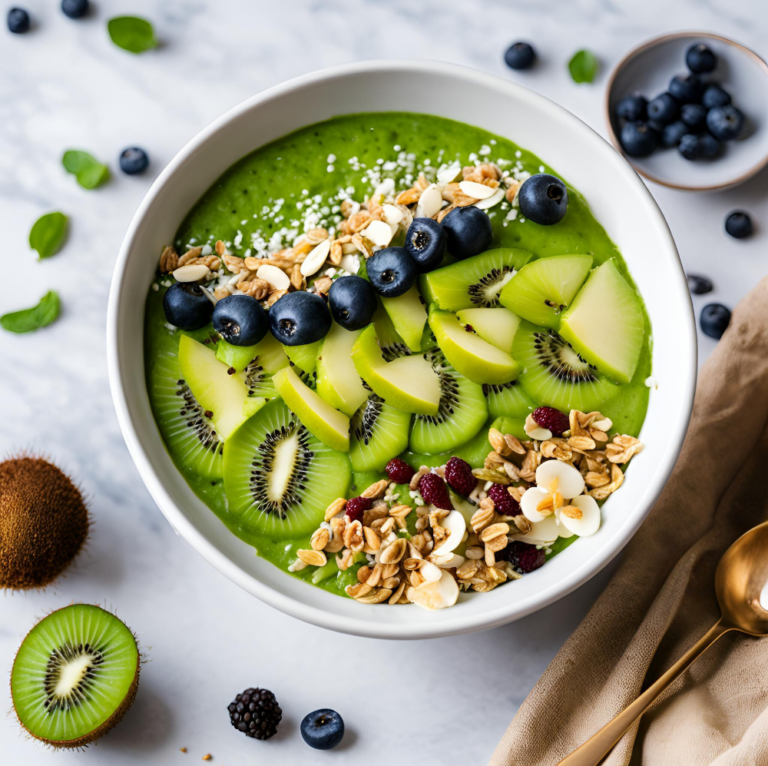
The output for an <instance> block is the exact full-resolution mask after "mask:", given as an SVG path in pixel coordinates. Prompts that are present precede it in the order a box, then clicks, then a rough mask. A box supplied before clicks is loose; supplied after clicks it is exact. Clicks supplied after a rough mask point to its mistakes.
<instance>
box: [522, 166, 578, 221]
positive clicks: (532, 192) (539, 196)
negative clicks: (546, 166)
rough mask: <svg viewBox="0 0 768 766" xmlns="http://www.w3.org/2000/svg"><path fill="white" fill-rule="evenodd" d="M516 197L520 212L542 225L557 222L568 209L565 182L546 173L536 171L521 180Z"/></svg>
mask: <svg viewBox="0 0 768 766" xmlns="http://www.w3.org/2000/svg"><path fill="white" fill-rule="evenodd" d="M517 198H518V200H519V202H520V212H521V213H522V214H523V215H524V216H525V217H526V218H528V219H530V220H531V221H533V222H534V223H538V224H541V225H542V226H552V225H553V224H555V223H559V222H560V221H562V220H563V218H564V216H565V213H566V211H567V210H568V190H567V189H566V188H565V184H564V183H563V182H562V181H561V180H560V179H559V178H556V177H555V176H552V175H549V174H548V173H538V174H536V175H534V176H531V177H530V178H527V179H526V180H525V181H523V185H522V186H521V187H520V190H519V191H518V193H517Z"/></svg>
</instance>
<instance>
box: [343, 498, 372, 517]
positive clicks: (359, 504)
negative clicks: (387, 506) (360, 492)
mask: <svg viewBox="0 0 768 766" xmlns="http://www.w3.org/2000/svg"><path fill="white" fill-rule="evenodd" d="M372 505H373V500H371V498H370V497H353V498H352V499H351V500H347V505H346V506H345V508H344V513H346V515H347V518H348V519H349V520H350V521H359V522H360V523H362V521H363V514H364V513H365V511H370V510H371V506H372Z"/></svg>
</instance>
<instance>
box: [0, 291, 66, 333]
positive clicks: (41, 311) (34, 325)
mask: <svg viewBox="0 0 768 766" xmlns="http://www.w3.org/2000/svg"><path fill="white" fill-rule="evenodd" d="M60 309H61V301H59V296H58V293H55V292H53V290H49V291H48V292H47V293H46V294H45V295H44V296H43V297H42V298H41V299H40V303H38V304H37V306H33V307H32V308H31V309H22V310H21V311H12V312H11V313H10V314H3V316H0V325H2V327H3V329H4V330H8V332H32V330H39V329H40V328H41V327H45V326H46V325H49V324H50V323H51V322H53V321H54V320H55V319H56V318H57V317H58V316H59V311H60Z"/></svg>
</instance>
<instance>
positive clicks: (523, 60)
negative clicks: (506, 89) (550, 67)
mask: <svg viewBox="0 0 768 766" xmlns="http://www.w3.org/2000/svg"><path fill="white" fill-rule="evenodd" d="M535 60H536V51H534V49H533V46H531V44H530V43H524V42H517V43H512V45H510V46H509V48H507V50H506V52H505V53H504V62H505V63H506V65H507V66H508V67H509V68H510V69H518V70H520V69H530V68H531V66H533V62H534V61H535Z"/></svg>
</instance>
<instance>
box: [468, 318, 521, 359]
mask: <svg viewBox="0 0 768 766" xmlns="http://www.w3.org/2000/svg"><path fill="white" fill-rule="evenodd" d="M456 316H457V317H458V318H459V322H461V323H462V324H463V325H470V326H471V327H472V329H473V330H474V331H475V332H476V333H477V334H478V335H479V336H480V337H481V338H482V339H483V340H485V341H488V343H490V344H491V345H493V346H496V348H500V349H501V350H502V351H506V352H507V353H508V354H511V353H512V344H513V343H514V342H515V333H516V332H517V328H518V327H519V326H520V317H519V316H517V314H514V313H512V312H511V311H510V310H509V309H504V308H498V309H462V310H461V311H457V312H456Z"/></svg>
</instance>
